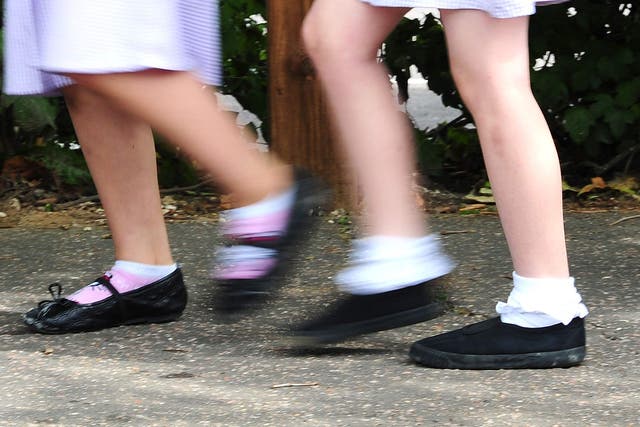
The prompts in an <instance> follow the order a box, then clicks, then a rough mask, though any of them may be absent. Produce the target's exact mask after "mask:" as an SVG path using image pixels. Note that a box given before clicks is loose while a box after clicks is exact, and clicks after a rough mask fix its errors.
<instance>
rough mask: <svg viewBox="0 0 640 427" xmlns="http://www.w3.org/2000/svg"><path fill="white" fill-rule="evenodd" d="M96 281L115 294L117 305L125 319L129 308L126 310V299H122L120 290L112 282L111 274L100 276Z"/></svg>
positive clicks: (122, 317)
mask: <svg viewBox="0 0 640 427" xmlns="http://www.w3.org/2000/svg"><path fill="white" fill-rule="evenodd" d="M96 283H98V284H100V285H102V286H104V287H105V288H107V289H108V290H109V292H111V295H113V299H114V300H115V301H116V305H117V306H118V309H119V310H120V317H121V320H123V321H124V320H125V319H126V318H127V310H126V307H125V304H124V301H122V296H121V295H120V292H118V290H117V289H116V288H115V286H113V285H112V284H111V280H110V279H109V276H107V275H104V276H102V277H99V278H98V279H96Z"/></svg>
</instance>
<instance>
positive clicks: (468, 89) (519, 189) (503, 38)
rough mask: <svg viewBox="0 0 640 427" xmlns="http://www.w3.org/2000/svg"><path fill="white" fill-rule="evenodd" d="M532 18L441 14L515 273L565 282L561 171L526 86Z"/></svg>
mask: <svg viewBox="0 0 640 427" xmlns="http://www.w3.org/2000/svg"><path fill="white" fill-rule="evenodd" d="M528 19H529V18H528V17H519V18H513V19H496V18H492V17H490V16H489V15H487V14H485V13H483V12H478V11H468V10H459V11H446V10H443V11H442V20H443V23H444V26H445V29H446V36H447V43H448V48H449V56H450V58H451V68H452V72H453V74H454V77H455V80H456V84H457V86H458V88H459V90H460V93H461V94H462V97H463V99H464V101H465V103H466V105H467V106H468V108H469V110H470V111H471V112H472V114H473V116H474V119H475V122H476V125H477V127H478V132H479V135H480V141H481V145H482V150H483V154H484V159H485V164H486V166H487V171H488V173H489V178H490V181H491V185H492V189H493V192H494V195H495V198H496V203H497V206H498V210H499V212H500V219H501V221H502V225H503V228H504V231H505V235H506V238H507V242H508V244H509V249H510V251H511V256H512V258H513V264H514V268H515V271H516V272H517V273H518V274H519V275H522V276H527V277H540V278H543V277H547V278H562V277H568V275H569V268H568V262H567V253H566V246H565V236H564V224H563V217H562V190H561V177H560V165H559V162H558V157H557V154H556V149H555V146H554V143H553V140H552V138H551V134H550V132H549V128H548V126H547V124H546V122H545V120H544V117H543V115H542V112H541V111H540V108H539V107H538V104H537V103H536V100H535V99H534V97H533V94H532V92H531V88H530V82H529V55H528V52H529V51H528Z"/></svg>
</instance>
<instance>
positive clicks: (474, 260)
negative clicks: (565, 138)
mask: <svg viewBox="0 0 640 427" xmlns="http://www.w3.org/2000/svg"><path fill="white" fill-rule="evenodd" d="M630 215H632V213H629V212H615V211H614V212H608V213H588V214H587V213H573V214H568V215H567V218H566V228H567V241H568V247H569V250H570V261H571V269H572V274H573V275H574V276H575V277H576V284H577V286H578V288H579V290H580V291H581V293H582V295H583V298H584V300H585V301H586V303H587V305H588V306H589V309H590V310H591V314H590V316H589V317H588V322H587V334H588V355H587V359H586V361H585V362H584V363H583V364H582V365H581V366H578V367H574V368H570V369H554V370H516V371H507V370H504V371H456V370H435V369H427V368H424V367H420V366H417V365H415V364H413V363H411V362H410V360H409V359H408V357H407V350H408V348H409V345H410V344H411V343H412V342H413V341H414V340H417V339H420V338H422V337H424V336H427V335H433V334H436V333H439V332H442V331H445V330H449V329H452V328H457V327H460V326H462V325H464V324H468V323H471V322H475V321H479V320H481V319H483V318H486V317H490V316H492V315H493V313H494V307H495V303H496V302H497V301H498V300H505V298H506V297H507V295H508V292H509V289H510V281H509V279H508V277H509V274H510V272H511V265H510V261H509V259H508V256H507V250H506V246H505V243H504V237H503V234H502V231H501V229H500V226H499V222H498V219H497V218H496V217H495V216H461V215H454V214H449V215H444V216H436V217H434V218H433V221H432V224H433V228H434V230H436V231H438V232H442V233H443V236H442V239H443V242H444V244H445V246H446V248H447V250H448V252H449V253H450V254H451V256H452V257H453V258H455V259H456V261H457V262H458V267H457V269H456V270H455V272H454V273H453V274H452V275H451V276H450V278H449V279H448V281H447V284H446V293H447V296H448V299H449V301H450V303H451V308H450V310H449V311H448V312H447V313H446V314H445V315H444V316H442V317H440V318H438V319H435V320H433V321H430V322H426V323H423V324H419V325H414V326H410V327H405V328H401V329H397V330H394V331H386V332H380V333H377V334H373V335H370V336H366V337H362V338H359V339H355V340H351V341H348V342H345V343H342V344H340V345H334V346H329V347H326V348H323V349H319V350H315V351H307V352H300V351H295V350H292V349H290V348H288V347H287V346H286V345H285V344H283V341H282V331H283V330H285V329H286V327H287V325H289V324H291V323H294V322H296V321H298V320H299V319H302V318H304V317H306V316H310V315H313V314H314V313H317V312H319V311H321V310H322V309H323V307H324V306H325V305H326V304H328V303H329V302H330V301H331V300H332V299H333V298H335V297H336V296H337V292H336V290H335V289H334V287H333V286H332V277H333V275H334V274H335V272H336V271H337V270H338V269H339V268H340V266H341V265H343V263H344V261H345V259H346V256H347V250H348V247H349V242H348V239H345V238H344V237H342V236H341V233H340V228H339V226H337V225H336V224H330V223H328V221H327V217H324V218H323V217H320V218H318V219H317V222H318V225H319V228H318V230H317V231H316V232H315V233H314V235H313V238H312V239H311V242H310V244H309V245H308V246H307V247H306V248H304V250H302V251H300V252H299V253H298V254H297V256H296V265H295V268H294V270H293V271H292V273H291V274H290V275H289V276H288V277H287V279H286V280H285V282H284V286H283V288H282V290H281V292H280V294H279V295H278V296H277V298H275V299H274V300H273V302H272V303H271V304H269V305H268V306H267V307H265V308H264V309H263V310H261V311H259V312H256V313H253V314H252V315H251V316H249V317H248V318H246V319H244V320H243V321H240V322H238V323H227V322H224V321H223V320H222V319H221V318H219V317H218V316H217V315H216V313H214V312H213V311H212V309H211V307H212V304H211V301H212V298H213V290H212V286H211V284H210V283H209V281H208V279H207V272H208V269H209V263H210V252H211V249H212V247H214V246H215V244H216V243H217V234H216V226H215V224H204V223H179V224H169V232H170V237H171V241H172V245H173V250H174V255H175V257H176V259H177V260H178V261H179V262H180V263H182V265H183V269H184V273H185V279H186V283H187V286H188V289H189V292H190V302H189V305H188V308H187V310H186V312H185V314H184V316H183V318H182V319H181V320H179V321H178V322H174V323H170V324H163V325H140V326H130V327H120V328H114V329H109V330H104V331H99V332H92V333H83V334H74V335H61V336H44V335H36V334H32V333H30V332H29V331H28V330H27V329H26V328H25V327H24V326H22V324H21V322H20V313H22V312H24V311H25V310H27V309H29V308H31V307H32V306H34V304H36V303H37V302H38V301H39V300H41V299H44V298H45V297H46V296H47V292H46V286H47V285H48V284H49V283H51V282H55V281H58V282H61V283H62V284H63V285H64V286H65V287H66V288H67V289H68V290H72V289H75V288H76V287H78V286H80V285H81V284H83V283H86V282H87V281H90V280H92V279H93V278H94V277H95V276H97V275H98V274H99V273H100V271H101V270H103V269H105V268H107V267H109V265H110V263H111V262H112V258H113V251H112V247H111V245H112V242H111V240H109V239H105V238H104V235H105V232H106V230H105V229H102V228H93V229H91V230H84V229H83V228H81V227H77V228H71V229H69V230H44V229H18V228H11V229H0V263H1V266H2V268H1V269H0V425H11V426H14V425H15V426H21V425H61V426H87V425H92V426H94V425H109V426H111V425H135V426H142V425H158V426H165V425H171V426H173V425H177V426H182V425H184V426H194V425H225V426H284V425H286V426H289V425H291V426H298V425H312V426H341V425H348V426H378V425H380V426H391V425H393V426H415V425H456V426H458V425H460V426H463V425H464V426H467V425H478V426H484V425H487V426H488V425H492V426H493V425H505V426H507V425H533V426H586V425H607V426H631V425H640V367H639V366H638V356H639V353H640V345H639V342H640V333H639V332H638V329H639V327H640V311H639V309H638V301H639V298H638V297H639V294H640V290H639V287H638V283H639V278H640V277H639V276H640V268H639V267H638V260H640V220H639V219H629V220H626V221H623V222H620V223H618V224H615V225H612V224H613V223H614V222H615V221H617V220H620V219H622V218H625V217H628V216H630Z"/></svg>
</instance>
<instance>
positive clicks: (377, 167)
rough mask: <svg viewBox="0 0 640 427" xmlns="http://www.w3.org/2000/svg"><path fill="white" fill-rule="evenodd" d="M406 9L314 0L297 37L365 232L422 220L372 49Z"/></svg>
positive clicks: (400, 126) (409, 155)
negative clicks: (359, 196) (322, 96)
mask: <svg viewBox="0 0 640 427" xmlns="http://www.w3.org/2000/svg"><path fill="white" fill-rule="evenodd" d="M406 11H407V10H406V9H398V8H383V7H380V8H378V7H373V6H370V5H367V4H365V3H363V2H361V1H359V0H316V1H315V2H314V4H313V6H312V8H311V11H310V13H309V15H308V16H307V18H306V20H305V23H304V27H303V36H304V39H305V42H306V45H307V50H308V51H309V54H310V56H311V57H312V59H313V61H314V64H315V66H316V68H317V70H318V73H319V75H320V78H321V80H322V82H323V84H324V88H325V90H326V93H327V97H328V101H329V105H330V107H331V109H332V113H333V118H334V122H335V123H336V125H337V129H338V132H339V134H340V139H341V140H342V141H343V142H344V144H343V149H344V150H345V151H346V155H347V156H346V157H347V159H348V162H349V163H350V166H351V167H352V168H353V170H354V171H355V174H356V176H357V179H358V183H359V184H360V185H361V188H362V192H363V195H364V199H365V204H366V209H367V211H366V216H365V222H366V224H365V227H366V228H367V229H366V231H365V232H366V233H367V234H370V235H387V236H404V237H416V236H422V235H424V234H425V233H426V227H425V219H424V217H423V215H422V213H421V212H419V210H418V209H417V207H416V203H415V198H414V194H413V193H412V190H411V185H412V180H411V172H412V171H413V170H414V169H415V158H414V152H413V143H412V141H413V136H412V132H411V128H410V126H409V123H408V121H407V119H406V117H404V116H403V114H402V113H401V112H399V111H398V109H397V107H396V105H395V102H394V101H393V95H392V93H391V91H390V88H389V76H388V73H387V70H386V68H385V66H384V65H383V64H381V63H380V62H378V61H377V59H376V57H377V51H378V49H379V47H380V45H381V43H382V42H383V41H384V39H385V38H386V37H387V35H388V34H389V32H391V30H393V28H394V27H395V26H396V24H397V23H398V21H399V20H400V19H401V18H402V16H403V15H404V14H405V13H406Z"/></svg>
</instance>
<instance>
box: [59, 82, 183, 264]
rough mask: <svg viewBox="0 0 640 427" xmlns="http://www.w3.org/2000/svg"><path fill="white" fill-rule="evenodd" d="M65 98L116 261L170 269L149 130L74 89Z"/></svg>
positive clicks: (65, 90)
mask: <svg viewBox="0 0 640 427" xmlns="http://www.w3.org/2000/svg"><path fill="white" fill-rule="evenodd" d="M64 95H65V100H66V102H67V107H68V109H69V112H70V114H71V118H72V120H73V125H74V128H75V131H76V135H77V136H78V140H79V141H80V146H81V147H82V152H83V154H84V157H85V159H86V161H87V165H88V166H89V170H90V171H91V176H92V178H93V182H94V183H95V185H96V188H97V190H98V194H99V195H100V202H101V203H102V206H103V208H104V210H105V214H106V216H107V219H108V221H109V228H110V230H111V235H112V237H113V244H114V246H115V257H116V259H119V260H127V261H134V262H139V263H145V264H155V265H168V264H173V258H172V257H171V251H170V248H169V239H168V237H167V231H166V227H165V223H164V217H163V215H162V211H161V206H160V205H161V202H160V195H159V189H158V176H157V170H156V155H155V146H154V142H153V135H152V133H151V128H150V127H149V125H147V124H146V123H144V122H141V121H140V120H138V119H136V118H134V117H133V116H131V115H129V114H127V113H124V112H122V111H119V110H117V109H115V108H114V107H112V106H111V105H110V104H109V103H108V102H107V101H106V100H105V99H104V98H102V97H100V96H98V95H96V94H94V93H92V92H91V91H88V90H86V89H83V88H81V87H79V86H77V85H74V86H70V87H67V88H65V89H64Z"/></svg>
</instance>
